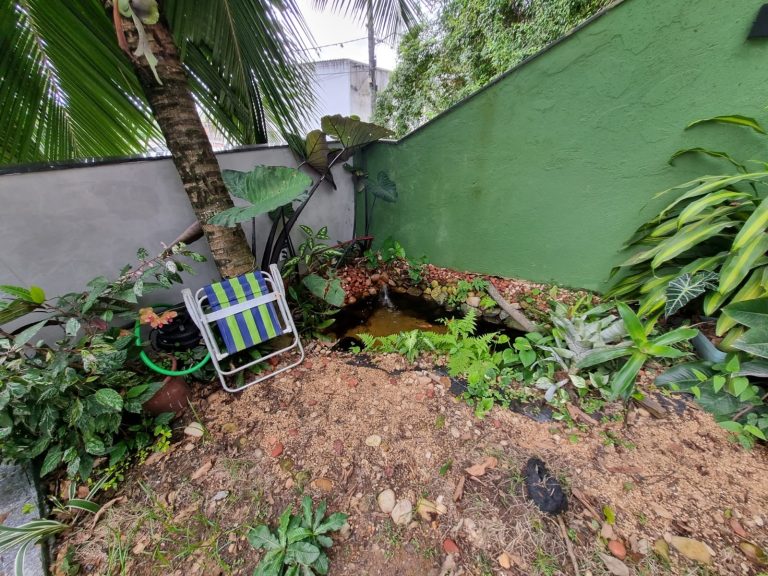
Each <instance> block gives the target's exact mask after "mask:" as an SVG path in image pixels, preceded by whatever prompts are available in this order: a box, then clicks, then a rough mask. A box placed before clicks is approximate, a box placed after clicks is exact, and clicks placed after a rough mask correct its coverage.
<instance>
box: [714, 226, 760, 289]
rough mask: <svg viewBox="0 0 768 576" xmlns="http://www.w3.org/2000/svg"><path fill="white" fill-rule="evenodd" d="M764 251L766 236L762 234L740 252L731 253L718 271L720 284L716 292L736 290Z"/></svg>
mask: <svg viewBox="0 0 768 576" xmlns="http://www.w3.org/2000/svg"><path fill="white" fill-rule="evenodd" d="M766 250H768V234H762V235H761V236H755V238H753V239H752V241H751V242H749V243H748V244H746V245H745V246H744V247H743V248H741V249H740V250H737V251H735V252H731V255H730V256H728V258H727V259H726V260H725V263H724V264H723V268H722V269H721V270H720V284H719V286H718V289H717V291H718V292H722V293H723V294H727V293H728V292H730V291H731V290H733V289H734V288H736V286H738V285H739V284H740V283H741V281H742V280H744V278H746V276H747V274H749V271H750V270H751V269H752V267H753V266H754V264H755V262H756V261H757V259H758V258H760V257H761V256H762V255H763V254H765V252H766Z"/></svg>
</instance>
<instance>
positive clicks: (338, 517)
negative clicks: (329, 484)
mask: <svg viewBox="0 0 768 576" xmlns="http://www.w3.org/2000/svg"><path fill="white" fill-rule="evenodd" d="M326 509H327V505H326V503H325V501H322V502H320V504H318V506H317V509H316V510H313V509H312V499H311V498H310V497H309V496H304V498H303V499H302V501H301V514H300V515H294V514H292V513H291V508H290V507H288V508H286V509H285V510H284V511H283V513H282V514H281V515H280V522H279V525H278V527H277V530H276V531H275V532H272V530H270V528H269V526H267V525H265V524H261V525H259V526H257V527H255V528H252V529H251V530H250V531H249V532H248V542H250V543H251V546H253V547H254V548H256V549H264V550H266V554H265V555H264V557H263V558H262V559H261V561H260V562H259V565H258V566H256V569H255V570H254V572H253V575H254V576H299V574H301V575H304V576H313V575H314V574H328V568H329V566H328V564H329V563H328V555H327V554H326V552H325V550H326V549H328V548H330V547H331V546H333V540H332V539H331V537H330V536H329V535H328V534H329V533H330V532H335V531H337V530H340V529H341V528H342V527H343V526H344V524H345V523H346V522H347V517H348V516H347V515H346V514H342V513H341V512H336V513H335V514H331V515H330V516H328V517H326V516H325V513H326Z"/></svg>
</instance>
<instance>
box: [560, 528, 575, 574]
mask: <svg viewBox="0 0 768 576" xmlns="http://www.w3.org/2000/svg"><path fill="white" fill-rule="evenodd" d="M557 523H558V524H559V525H560V533H561V534H562V535H563V540H565V547H566V549H567V550H568V556H570V558H571V563H572V564H573V573H574V576H579V563H578V562H577V561H576V554H575V553H574V552H573V545H572V544H571V540H570V538H568V530H566V528H565V523H564V522H563V517H562V516H558V517H557Z"/></svg>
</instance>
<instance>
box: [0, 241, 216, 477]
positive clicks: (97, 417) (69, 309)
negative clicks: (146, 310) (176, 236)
mask: <svg viewBox="0 0 768 576" xmlns="http://www.w3.org/2000/svg"><path fill="white" fill-rule="evenodd" d="M138 257H139V260H140V262H139V264H138V265H136V266H130V265H129V266H126V267H125V268H123V270H122V271H121V274H120V276H119V277H118V278H117V279H116V280H108V279H107V278H105V277H102V276H100V277H98V278H94V279H93V280H91V281H90V282H89V283H88V285H87V287H86V289H85V290H83V291H81V292H75V293H71V294H65V295H64V296H61V297H59V298H48V297H47V296H46V295H45V293H44V291H43V290H42V289H41V288H39V287H36V286H32V287H30V288H24V287H20V286H0V292H2V293H3V294H5V297H4V298H3V297H1V296H0V456H2V458H3V459H6V458H7V459H10V460H15V461H20V462H35V463H36V464H37V465H38V466H39V467H40V470H39V471H40V474H41V476H45V475H46V474H49V473H51V472H53V471H54V470H56V469H58V468H59V467H65V468H66V471H67V474H68V475H69V476H71V477H74V476H79V477H80V479H81V480H83V481H85V480H87V479H88V477H89V476H90V475H91V471H92V469H93V466H94V462H95V460H96V459H97V458H100V457H106V458H107V462H108V464H109V465H110V466H113V465H117V464H118V463H120V462H121V461H123V460H124V459H125V458H126V457H127V455H128V454H129V453H130V452H131V451H136V450H139V449H141V448H143V447H146V446H148V445H149V444H150V443H151V440H152V434H151V430H152V429H153V428H154V426H155V425H157V424H161V423H163V422H167V416H166V417H158V418H161V419H162V421H163V422H161V421H160V420H158V419H155V420H152V419H150V418H149V417H147V416H145V415H143V414H142V404H143V403H144V402H145V401H146V400H148V399H149V398H151V397H152V396H153V395H154V394H155V392H157V390H158V389H159V388H160V386H161V383H159V382H156V381H155V380H154V378H153V377H152V375H150V374H146V372H144V370H143V368H142V365H141V363H140V362H136V360H137V355H138V350H137V349H136V348H135V347H134V344H133V337H132V335H131V333H130V332H128V331H125V330H121V329H120V328H119V327H117V326H115V325H114V323H115V322H116V321H117V320H118V319H120V318H125V319H129V318H130V319H134V318H135V312H134V306H135V304H136V302H137V300H138V298H139V297H141V296H143V295H144V294H146V293H148V292H151V291H152V290H155V289H157V288H167V287H170V286H171V284H172V283H174V282H177V283H178V282H181V281H182V280H181V276H180V275H179V274H180V272H182V271H184V270H186V271H189V270H191V267H190V266H189V265H188V264H186V263H184V261H183V259H182V257H190V258H193V259H195V260H201V259H202V257H201V256H199V255H197V254H195V253H193V252H190V251H189V250H187V249H186V248H185V247H184V246H183V245H176V246H174V247H173V248H172V249H169V250H167V251H165V252H164V253H163V254H161V255H159V256H157V257H155V258H149V257H148V254H147V252H146V251H145V250H140V251H139V254H138Z"/></svg>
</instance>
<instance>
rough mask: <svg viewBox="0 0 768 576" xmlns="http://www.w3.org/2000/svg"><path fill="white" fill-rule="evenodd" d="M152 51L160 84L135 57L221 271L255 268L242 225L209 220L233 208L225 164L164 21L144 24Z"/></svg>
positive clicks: (132, 37) (126, 23) (130, 31)
mask: <svg viewBox="0 0 768 576" xmlns="http://www.w3.org/2000/svg"><path fill="white" fill-rule="evenodd" d="M122 25H123V27H124V30H125V35H126V38H127V40H128V45H129V46H130V48H131V52H133V51H135V49H136V46H137V44H138V32H137V30H136V27H135V26H134V24H133V22H131V21H130V20H127V19H122ZM145 30H146V33H147V38H148V41H149V44H150V47H151V48H152V52H153V53H154V54H155V56H156V57H157V59H158V63H157V67H156V68H157V74H158V76H159V77H160V79H161V80H162V82H163V83H162V85H161V84H158V82H157V80H156V79H155V77H154V75H153V73H152V70H151V68H150V67H149V64H148V63H147V61H146V59H145V58H144V57H141V58H139V59H136V58H132V59H133V64H134V68H135V69H136V73H137V75H138V77H139V81H140V82H141V86H142V88H143V90H144V94H145V96H146V97H147V101H148V102H149V105H150V106H151V108H152V112H153V113H154V116H155V119H156V120H157V123H158V125H159V126H160V129H161V130H162V131H163V135H164V136H165V141H166V144H167V146H168V149H169V150H170V152H171V156H172V157H173V163H174V164H175V165H176V170H178V172H179V177H180V178H181V182H182V184H183V185H184V190H185V191H186V193H187V196H188V197H189V201H190V203H191V204H192V208H193V209H194V211H195V216H196V217H197V219H198V221H199V222H200V224H201V225H202V228H203V232H204V233H205V237H206V239H207V240H208V244H209V245H210V247H211V253H212V254H213V259H214V261H215V263H216V267H217V268H218V270H219V273H220V274H221V275H222V276H223V277H224V278H232V277H233V276H239V275H240V274H245V273H246V272H249V271H251V270H253V269H254V259H253V255H252V254H251V251H250V248H249V247H248V243H247V241H246V239H245V233H244V232H243V229H242V228H241V227H240V226H236V227H234V228H225V227H222V226H212V225H210V224H207V222H208V219H209V218H211V216H213V215H214V214H217V213H218V212H221V211H222V210H226V209H227V208H231V207H232V206H233V203H232V198H231V197H230V195H229V193H228V192H227V189H226V187H225V186H224V181H223V179H222V177H221V168H220V167H219V163H218V161H217V160H216V156H215V155H214V153H213V148H212V147H211V143H210V141H209V140H208V135H207V134H206V133H205V129H204V128H203V124H202V122H201V121H200V116H199V115H198V113H197V108H196V107H195V101H194V100H193V98H192V95H191V93H190V91H189V85H188V83H187V76H186V74H185V73H184V68H183V66H182V64H181V60H180V59H179V54H178V51H177V49H176V44H175V43H174V40H173V36H172V35H171V33H170V31H169V30H168V28H167V27H166V26H165V24H164V23H162V21H161V22H160V23H158V24H155V25H153V26H145Z"/></svg>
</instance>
